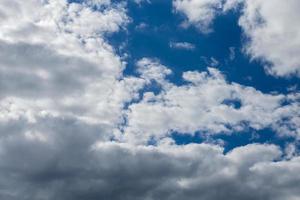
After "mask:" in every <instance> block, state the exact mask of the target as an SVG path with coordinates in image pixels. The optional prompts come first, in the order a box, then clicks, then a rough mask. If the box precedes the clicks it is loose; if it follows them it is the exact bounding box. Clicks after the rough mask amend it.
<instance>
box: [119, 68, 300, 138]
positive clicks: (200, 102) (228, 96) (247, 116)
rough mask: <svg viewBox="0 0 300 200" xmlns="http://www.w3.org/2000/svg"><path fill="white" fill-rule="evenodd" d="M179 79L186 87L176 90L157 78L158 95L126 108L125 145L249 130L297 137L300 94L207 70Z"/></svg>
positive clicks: (190, 72) (179, 87) (145, 94)
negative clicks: (262, 89) (269, 91)
mask: <svg viewBox="0 0 300 200" xmlns="http://www.w3.org/2000/svg"><path fill="white" fill-rule="evenodd" d="M141 63H143V62H141ZM139 67H145V66H140V65H139ZM146 67H148V68H149V67H150V68H151V67H152V68H153V71H156V72H158V71H162V70H165V68H166V67H165V66H162V65H161V64H158V63H155V62H154V63H153V64H151V65H150V64H149V63H147V66H146ZM157 68H161V70H158V69H157ZM148 71H152V70H150V69H148ZM183 79H184V80H185V81H186V82H187V83H186V84H183V85H180V86H178V85H175V84H172V83H171V82H169V81H167V80H165V81H162V80H161V77H158V80H159V82H158V83H162V84H161V87H162V91H161V92H160V93H159V94H154V93H153V92H147V93H144V96H143V99H142V100H141V101H140V102H137V103H134V104H131V105H130V106H129V110H128V111H127V113H126V115H127V124H126V126H125V131H124V135H123V136H124V137H125V140H128V141H130V142H133V141H134V142H137V143H140V142H142V143H147V142H148V141H149V140H151V139H152V138H155V139H161V138H164V137H168V136H169V134H170V133H172V132H174V131H175V132H179V133H189V134H193V133H195V132H197V131H201V132H203V133H208V134H217V133H231V132H236V131H242V130H245V129H247V128H248V127H251V128H253V129H256V130H260V129H264V128H269V127H273V128H274V131H276V132H278V134H280V135H290V136H295V137H298V136H299V133H300V132H299V123H298V121H299V119H300V116H299V113H298V111H297V110H299V108H300V104H299V94H293V93H292V94H290V95H287V96H285V95H275V94H264V93H262V92H260V91H258V90H256V89H255V88H252V87H245V86H242V85H240V84H237V83H229V82H227V81H226V79H225V77H224V75H223V74H222V73H221V72H220V71H218V70H217V69H215V68H208V72H197V71H189V72H185V73H183Z"/></svg>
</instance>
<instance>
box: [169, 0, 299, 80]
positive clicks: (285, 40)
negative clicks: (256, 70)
mask: <svg viewBox="0 0 300 200" xmlns="http://www.w3.org/2000/svg"><path fill="white" fill-rule="evenodd" d="M173 6H174V8H175V9H176V10H177V11H178V12H180V13H183V14H184V15H185V16H186V18H187V20H188V23H190V24H193V25H195V26H196V27H197V28H199V30H201V31H204V32H209V31H211V28H210V25H211V23H212V22H213V20H214V19H215V17H216V16H217V15H220V14H226V12H227V11H228V10H231V9H241V13H242V14H241V16H240V19H239V25H240V26H241V27H242V29H243V31H244V34H245V35H246V37H247V38H248V40H247V42H246V43H245V44H244V49H245V52H246V53H247V54H248V55H250V56H251V58H252V59H257V60H260V61H262V63H263V65H264V67H265V70H266V72H267V73H269V74H272V75H274V76H281V77H288V76H291V75H296V76H300V59H299V56H298V55H299V52H300V48H299V46H300V45H299V43H300V40H299V37H300V28H299V27H300V24H299V20H298V19H299V17H300V16H299V11H298V8H299V6H300V5H299V1H297V0H288V1H287V2H283V1H280V0H276V1H272V2H269V1H264V0H254V1H252V0H227V1H221V0H214V1H206V0H192V1H188V0H173Z"/></svg>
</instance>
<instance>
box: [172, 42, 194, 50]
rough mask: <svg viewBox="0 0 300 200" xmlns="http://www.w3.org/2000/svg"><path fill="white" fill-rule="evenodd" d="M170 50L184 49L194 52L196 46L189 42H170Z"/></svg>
mask: <svg viewBox="0 0 300 200" xmlns="http://www.w3.org/2000/svg"><path fill="white" fill-rule="evenodd" d="M169 46H170V48H174V49H184V50H194V49H195V48H196V46H195V45H194V44H192V43H189V42H170V43H169Z"/></svg>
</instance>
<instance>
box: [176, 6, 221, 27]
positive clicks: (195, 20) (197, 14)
mask: <svg viewBox="0 0 300 200" xmlns="http://www.w3.org/2000/svg"><path fill="white" fill-rule="evenodd" d="M173 6H174V8H175V10H176V11H179V12H181V13H184V14H185V15H186V17H187V19H188V23H191V24H194V25H196V26H197V28H199V30H201V31H202V32H204V33H208V32H211V30H212V29H211V27H210V25H211V23H212V21H213V20H214V18H215V16H216V13H217V12H218V10H219V9H220V8H221V6H222V2H221V1H220V0H200V1H199V0H173Z"/></svg>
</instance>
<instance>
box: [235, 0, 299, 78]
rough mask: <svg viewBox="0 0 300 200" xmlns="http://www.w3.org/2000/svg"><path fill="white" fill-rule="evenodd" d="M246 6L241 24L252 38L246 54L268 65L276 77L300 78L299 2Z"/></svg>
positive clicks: (258, 2)
mask: <svg viewBox="0 0 300 200" xmlns="http://www.w3.org/2000/svg"><path fill="white" fill-rule="evenodd" d="M244 4H245V5H244V9H243V15H242V16H241V18H240V20H239V24H240V25H241V27H242V28H243V30H244V32H245V34H246V35H247V36H248V37H249V42H248V44H247V45H246V47H245V49H246V52H247V53H248V54H250V55H251V56H252V58H254V59H261V60H263V61H266V62H269V64H266V65H265V68H266V70H267V72H269V73H271V74H273V75H275V76H289V75H292V74H294V75H297V76H299V77H300V59H299V56H298V55H299V54H300V22H299V18H300V13H299V9H298V8H299V7H300V2H299V1H297V0H288V1H280V0H275V1H272V2H270V1H263V0H254V1H245V3H244Z"/></svg>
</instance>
